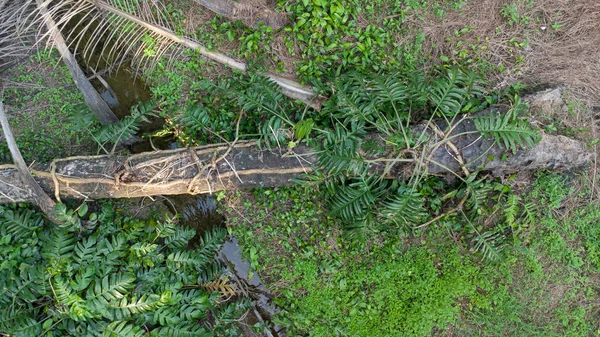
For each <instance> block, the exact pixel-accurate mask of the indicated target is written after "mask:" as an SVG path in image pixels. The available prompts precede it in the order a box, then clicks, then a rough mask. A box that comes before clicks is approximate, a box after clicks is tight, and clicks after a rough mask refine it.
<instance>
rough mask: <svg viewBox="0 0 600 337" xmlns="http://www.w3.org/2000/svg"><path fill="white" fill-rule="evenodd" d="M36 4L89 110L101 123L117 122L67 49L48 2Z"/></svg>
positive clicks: (40, 1) (38, 0)
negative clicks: (49, 9) (51, 14)
mask: <svg viewBox="0 0 600 337" xmlns="http://www.w3.org/2000/svg"><path fill="white" fill-rule="evenodd" d="M37 5H38V8H39V11H40V14H41V15H42V16H43V17H44V22H45V23H46V27H47V28H48V32H49V34H50V38H51V39H52V40H53V41H54V44H55V46H56V49H58V51H59V53H60V56H61V58H62V60H63V62H64V63H65V65H66V66H67V68H68V69H69V72H70V73H71V76H73V80H74V81H75V85H76V86H77V88H78V89H79V91H81V93H82V94H83V99H84V100H85V102H86V104H87V105H88V107H89V108H90V110H91V111H92V112H93V113H94V115H95V116H96V118H98V120H99V121H100V123H101V124H102V125H109V124H114V123H118V122H119V118H118V117H117V116H116V115H115V114H114V112H112V110H111V109H110V107H109V106H108V104H107V103H106V102H105V101H104V100H103V99H102V97H100V94H98V92H97V91H96V89H94V87H93V86H92V84H91V83H90V81H88V79H87V76H85V74H84V73H83V70H81V68H80V67H79V64H77V60H76V59H75V56H74V55H73V54H72V53H71V51H70V50H69V47H68V46H67V43H66V42H65V39H64V38H63V36H62V34H61V32H60V30H59V29H58V27H57V25H56V23H55V22H54V20H53V19H52V17H51V16H50V14H49V13H48V9H47V8H46V6H47V5H48V3H47V2H43V1H42V0H37Z"/></svg>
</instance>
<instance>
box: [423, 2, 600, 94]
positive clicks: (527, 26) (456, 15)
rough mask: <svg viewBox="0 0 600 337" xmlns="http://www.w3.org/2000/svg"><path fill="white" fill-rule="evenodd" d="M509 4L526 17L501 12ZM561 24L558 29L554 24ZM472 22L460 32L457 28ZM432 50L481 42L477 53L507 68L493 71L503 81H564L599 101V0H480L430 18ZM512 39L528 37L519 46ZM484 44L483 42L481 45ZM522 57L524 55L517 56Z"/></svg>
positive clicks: (445, 50) (438, 52)
mask: <svg viewBox="0 0 600 337" xmlns="http://www.w3.org/2000/svg"><path fill="white" fill-rule="evenodd" d="M507 4H515V5H516V6H517V12H518V13H519V14H520V15H521V16H522V17H526V18H528V20H527V22H526V23H513V24H511V23H510V22H509V20H508V19H507V18H505V17H504V16H503V15H502V14H501V10H502V9H503V8H504V7H505V6H506V5H507ZM553 24H554V25H555V27H558V28H557V29H554V28H553V27H552V25H553ZM467 26H472V27H473V29H472V30H471V31H469V32H467V33H465V34H464V35H462V36H460V37H456V36H454V30H455V29H456V30H459V31H460V29H462V28H464V27H467ZM423 30H424V33H425V34H426V36H427V38H428V40H429V41H431V42H433V46H429V49H428V51H427V52H428V53H429V54H433V55H442V54H443V55H452V51H453V50H457V49H460V47H459V48H457V43H458V42H459V41H460V42H461V43H462V44H463V46H462V48H465V46H468V45H471V44H472V45H476V46H477V47H478V49H479V50H478V51H477V54H478V55H477V56H479V58H480V59H481V60H483V61H487V62H489V63H490V64H493V65H498V64H503V65H505V66H506V68H507V69H508V71H507V72H505V73H494V74H489V75H490V77H491V78H492V79H493V81H494V82H496V84H497V85H498V86H499V87H503V86H506V85H508V84H512V83H514V82H515V81H522V82H524V83H527V84H530V85H534V86H538V85H542V86H547V85H551V86H554V85H566V86H567V87H569V88H571V89H572V90H573V91H574V92H577V96H578V97H579V98H580V99H584V100H587V101H588V102H589V103H590V104H593V105H600V1H597V0H578V1H572V0H535V1H531V2H529V4H528V2H527V1H507V0H477V1H472V2H470V3H469V4H467V5H465V7H464V8H463V10H462V11H451V12H448V13H447V14H446V15H445V16H444V19H443V22H440V20H439V19H436V18H430V20H426V23H425V26H424V27H423ZM511 39H516V40H517V41H524V40H526V41H527V42H528V46H527V47H526V48H520V47H515V46H514V43H512V42H511ZM480 47H484V49H485V50H482V49H481V48H480ZM520 57H522V61H518V60H517V59H518V58H520Z"/></svg>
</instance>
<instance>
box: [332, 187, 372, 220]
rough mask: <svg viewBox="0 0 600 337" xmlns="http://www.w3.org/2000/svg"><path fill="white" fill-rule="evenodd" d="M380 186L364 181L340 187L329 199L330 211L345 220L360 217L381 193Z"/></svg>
mask: <svg viewBox="0 0 600 337" xmlns="http://www.w3.org/2000/svg"><path fill="white" fill-rule="evenodd" d="M382 187H383V186H379V187H375V186H374V185H373V184H371V183H367V182H365V181H361V182H358V183H354V184H351V185H349V186H342V187H340V188H339V189H338V190H337V191H336V194H335V195H334V196H333V199H332V201H331V208H332V211H331V213H332V214H333V215H337V216H340V217H341V218H342V219H343V220H344V221H347V222H352V221H353V220H355V219H358V218H361V217H362V216H364V215H365V212H366V211H367V209H369V208H370V207H371V206H373V204H374V203H375V200H376V199H377V198H378V197H379V196H380V195H381V194H382V192H383V191H382Z"/></svg>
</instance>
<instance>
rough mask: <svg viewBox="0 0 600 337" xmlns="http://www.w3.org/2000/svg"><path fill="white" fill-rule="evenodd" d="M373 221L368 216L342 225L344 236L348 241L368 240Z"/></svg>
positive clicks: (372, 228)
mask: <svg viewBox="0 0 600 337" xmlns="http://www.w3.org/2000/svg"><path fill="white" fill-rule="evenodd" d="M374 227H375V226H373V219H372V218H371V217H370V216H368V215H367V216H365V217H362V218H358V219H354V220H353V221H352V222H350V223H345V224H343V229H344V236H346V237H347V238H349V239H353V240H359V241H363V240H366V239H367V238H369V236H370V234H372V232H373V230H374Z"/></svg>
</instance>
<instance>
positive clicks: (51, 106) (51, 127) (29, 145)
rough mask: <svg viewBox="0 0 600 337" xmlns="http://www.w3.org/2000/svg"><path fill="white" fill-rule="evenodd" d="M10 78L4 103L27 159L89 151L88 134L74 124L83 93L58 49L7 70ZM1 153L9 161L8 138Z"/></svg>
mask: <svg viewBox="0 0 600 337" xmlns="http://www.w3.org/2000/svg"><path fill="white" fill-rule="evenodd" d="M6 78H7V79H6V80H5V82H4V87H5V90H4V100H3V102H4V106H5V109H6V113H7V114H8V116H9V119H10V122H11V126H12V128H13V130H14V131H13V132H14V133H15V137H16V139H17V143H18V145H19V148H20V149H21V152H22V154H23V156H24V158H25V160H27V161H28V162H31V161H34V160H35V161H49V160H51V159H54V158H59V157H66V156H71V155H75V154H86V153H90V152H89V149H90V144H91V142H90V139H89V135H88V133H87V132H86V131H84V130H76V129H75V128H74V126H75V125H76V123H75V121H74V119H75V118H77V117H79V114H78V113H77V107H76V106H77V105H78V104H81V103H82V102H83V96H82V94H81V93H80V92H79V90H78V89H77V87H76V86H75V83H74V82H73V79H72V77H71V74H70V73H69V71H68V69H67V67H66V66H65V65H64V64H63V63H62V61H61V59H60V56H59V55H58V52H56V51H53V52H48V51H44V50H42V51H39V52H38V53H36V54H34V55H32V56H30V57H29V59H27V60H26V61H25V62H21V63H20V64H18V65H16V66H14V67H13V68H11V69H9V70H8V71H7V74H6ZM0 153H1V154H2V159H3V161H5V162H11V159H10V154H9V152H8V148H7V147H6V144H5V143H3V144H2V146H1V147H0Z"/></svg>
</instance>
